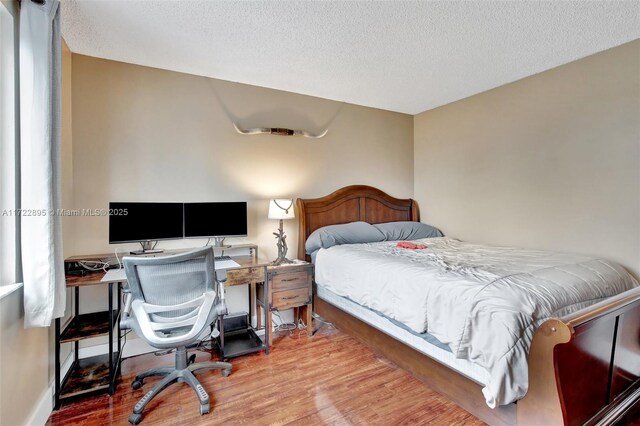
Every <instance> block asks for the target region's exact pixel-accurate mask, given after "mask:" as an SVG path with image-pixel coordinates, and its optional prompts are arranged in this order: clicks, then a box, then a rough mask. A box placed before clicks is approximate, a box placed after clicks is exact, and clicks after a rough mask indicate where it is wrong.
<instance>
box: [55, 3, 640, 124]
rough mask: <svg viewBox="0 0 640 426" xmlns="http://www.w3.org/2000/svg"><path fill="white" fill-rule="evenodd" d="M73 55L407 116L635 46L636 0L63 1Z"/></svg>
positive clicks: (639, 29)
mask: <svg viewBox="0 0 640 426" xmlns="http://www.w3.org/2000/svg"><path fill="white" fill-rule="evenodd" d="M62 33H63V36H64V38H65V40H66V41H67V43H68V45H69V47H70V48H71V50H72V51H73V52H75V53H80V54H84V55H90V56H96V57H100V58H107V59H113V60H117V61H123V62H129V63H133V64H140V65H146V66H151V67H156V68H163V69H168V70H174V71H180V72H186V73H191V74H197V75H204V76H209V77H214V78H219V79H223V80H230V81H237V82H242V83H248V84H253V85H257V86H263V87H270V88H275V89H281V90H287V91H291V92H296V93H302V94H307V95H312V96H318V97H322V98H328V99H334V100H339V101H346V102H349V103H353V104H359V105H366V106H370V107H375V108H382V109H386V110H392V111H399V112H404V113H409V114H416V113H419V112H422V111H425V110H428V109H431V108H435V107H437V106H440V105H444V104H447V103H449V102H452V101H455V100H458V99H462V98H465V97H467V96H470V95H473V94H476V93H479V92H482V91H485V90H487V89H491V88H493V87H497V86H500V85H503V84H506V83H509V82H511V81H515V80H518V79H520V78H523V77H526V76H529V75H532V74H536V73H538V72H541V71H544V70H547V69H549V68H553V67H556V66H558V65H561V64H564V63H567V62H570V61H573V60H575V59H579V58H582V57H584V56H587V55H590V54H593V53H596V52H599V51H602V50H605V49H608V48H611V47H614V46H617V45H620V44H622V43H625V42H628V41H631V40H634V39H636V38H639V37H640V2H638V1H626V2H615V1H593V2H591V1H556V2H547V1H544V2H537V1H534V2H517V1H511V2H497V1H478V2H415V1H411V2H404V1H393V2H366V1H362V2H354V1H343V2H319V1H317V2H315V1H314V2H310V1H293V2H285V1H272V2H263V1H261V2H249V1H231V2H218V1H125V0H119V1H104V0H102V1H86V0H85V1H80V0H62Z"/></svg>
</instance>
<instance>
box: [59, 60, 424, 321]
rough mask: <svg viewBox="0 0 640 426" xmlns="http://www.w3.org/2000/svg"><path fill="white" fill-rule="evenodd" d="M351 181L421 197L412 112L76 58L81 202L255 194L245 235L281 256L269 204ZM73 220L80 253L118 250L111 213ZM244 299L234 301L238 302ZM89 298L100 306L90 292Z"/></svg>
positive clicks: (289, 227)
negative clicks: (247, 131) (282, 133)
mask: <svg viewBox="0 0 640 426" xmlns="http://www.w3.org/2000/svg"><path fill="white" fill-rule="evenodd" d="M232 120H236V121H237V122H238V123H239V124H240V125H241V126H242V127H244V128H248V127H263V126H264V127H288V128H302V129H306V130H310V131H313V132H319V131H321V130H322V129H323V128H324V127H325V126H326V125H327V124H329V123H330V127H329V133H328V134H327V136H325V137H324V138H322V139H317V140H316V139H307V138H303V137H278V136H271V135H258V136H243V135H239V134H237V133H236V132H235V130H234V129H233V126H232ZM349 184H369V185H374V186H377V187H379V188H382V189H383V190H385V191H387V192H389V193H390V194H392V195H394V196H397V197H410V196H412V195H413V119H412V117H411V116H409V115H405V114H399V113H392V112H387V111H382V110H376V109H372V108H365V107H360V106H355V105H349V104H342V103H339V102H334V101H329V100H324V99H319V98H313V97H309V96H303V95H298V94H292V93H288V92H282V91H277V90H270V89H265V88H260V87H255V86H248V85H243V84H236V83H230V82H225V81H220V80H213V79H209V78H204V77H198V76H193V75H188V74H182V73H176V72H170V71H163V70H159V69H153V68H147V67H142V66H136V65H131V64H125V63H120V62H114V61H109V60H103V59H97V58H92V57H87V56H81V55H73V202H74V205H75V207H76V208H105V207H106V206H107V204H108V202H109V201H237V200H241V201H244V200H246V201H248V202H249V237H248V238H245V239H236V240H235V242H244V241H251V242H255V243H257V244H258V245H259V246H260V250H261V252H263V253H264V254H265V256H266V257H269V258H275V257H276V256H275V255H276V252H277V250H276V245H275V239H274V237H273V235H272V234H271V233H272V232H273V231H275V229H276V228H277V226H278V223H277V221H274V220H268V219H267V210H268V199H270V198H272V197H294V198H295V197H317V196H322V195H325V194H327V193H329V192H331V191H333V190H335V189H338V188H340V187H342V186H345V185H349ZM296 225H297V221H287V222H286V223H285V231H286V233H287V242H288V243H289V254H290V257H295V255H296V242H297V227H296ZM73 226H74V230H73V232H74V234H75V238H74V242H73V244H74V251H75V254H82V253H96V252H98V253H100V252H104V251H113V250H114V249H115V248H116V246H113V245H111V246H110V245H109V244H108V243H107V239H108V220H107V218H106V217H78V218H73ZM205 242H206V240H187V241H167V242H161V243H160V246H162V247H165V248H170V247H176V246H195V245H202V244H204V243H205ZM229 242H233V240H231V241H229ZM66 243H67V240H65V245H66ZM117 247H119V248H120V249H121V250H123V251H124V250H129V249H133V248H136V245H126V244H125V245H118V246H117ZM242 296H244V292H241V294H240V296H239V297H242ZM98 297H101V296H100V295H98V294H96V295H95V297H94V296H88V299H89V298H93V299H97V298H98ZM103 298H104V297H103ZM234 300H235V299H234V298H233V297H231V298H230V299H229V300H228V303H229V304H230V305H231V306H230V309H234V306H233V305H234V303H235V302H234ZM81 304H82V305H83V306H90V302H89V300H84V299H83V297H81ZM245 309H246V308H245Z"/></svg>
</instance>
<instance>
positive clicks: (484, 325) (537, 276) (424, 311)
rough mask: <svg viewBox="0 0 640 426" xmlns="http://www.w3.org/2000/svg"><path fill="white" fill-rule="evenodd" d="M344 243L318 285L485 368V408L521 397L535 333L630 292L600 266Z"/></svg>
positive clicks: (452, 243) (324, 255)
mask: <svg viewBox="0 0 640 426" xmlns="http://www.w3.org/2000/svg"><path fill="white" fill-rule="evenodd" d="M415 242H417V243H422V244H426V245H427V246H428V248H427V249H425V250H408V249H400V248H397V247H396V243H395V242H377V243H366V244H348V245H340V246H334V247H331V248H328V249H321V250H319V251H318V254H317V259H316V281H317V282H318V283H321V284H322V285H323V286H324V287H326V288H327V289H329V290H331V291H333V292H334V293H336V294H338V295H341V296H346V297H349V298H350V299H352V300H353V301H355V302H357V303H360V304H362V305H364V306H367V307H369V308H371V309H375V310H377V311H380V312H382V313H383V314H385V315H387V316H389V317H390V318H393V319H395V320H398V321H400V322H402V323H403V324H405V325H407V326H408V327H410V328H411V329H413V330H414V331H416V332H419V333H420V332H425V331H426V332H429V333H431V334H432V335H434V336H435V337H436V338H438V339H439V340H440V341H442V342H443V343H445V344H447V345H448V346H449V347H450V349H451V351H452V352H453V353H454V354H455V355H456V356H457V357H458V358H464V359H468V360H470V361H472V362H474V363H477V364H479V365H481V366H482V367H484V368H485V369H487V371H488V372H489V375H490V380H489V383H486V384H485V387H484V389H483V393H484V396H485V398H486V402H487V404H488V405H489V406H490V407H495V406H496V405H501V404H508V403H510V402H512V401H515V400H517V399H520V398H522V397H523V396H524V395H525V393H526V391H527V374H528V364H527V354H528V351H529V347H530V345H531V341H532V339H533V334H534V332H535V330H536V328H537V327H538V326H539V325H540V324H541V323H542V322H544V321H545V320H547V319H549V318H552V317H561V316H563V315H565V314H568V313H571V312H575V311H577V310H579V309H581V308H584V307H586V306H589V305H591V304H593V303H596V302H598V301H600V300H602V299H604V298H607V297H610V296H613V295H616V294H618V293H622V292H624V291H626V290H629V289H631V288H633V287H636V286H638V285H639V284H638V282H637V281H636V280H635V279H634V278H633V277H632V276H631V275H630V274H629V273H628V272H627V271H626V270H625V269H624V268H623V267H621V266H620V265H618V264H616V263H614V262H610V261H607V260H603V259H594V258H589V257H585V256H579V255H572V254H562V253H553V252H547V251H539V250H525V249H516V248H509V247H491V246H485V245H479V244H472V243H465V242H461V241H458V240H455V239H452V238H447V237H443V238H429V239H422V240H416V241H415Z"/></svg>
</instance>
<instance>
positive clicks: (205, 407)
mask: <svg viewBox="0 0 640 426" xmlns="http://www.w3.org/2000/svg"><path fill="white" fill-rule="evenodd" d="M205 414H209V404H208V403H207V404H203V405H201V406H200V415H201V416H203V415H205Z"/></svg>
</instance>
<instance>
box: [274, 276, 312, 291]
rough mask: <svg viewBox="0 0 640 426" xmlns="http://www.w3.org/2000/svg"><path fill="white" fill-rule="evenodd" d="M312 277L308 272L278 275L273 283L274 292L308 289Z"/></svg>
mask: <svg viewBox="0 0 640 426" xmlns="http://www.w3.org/2000/svg"><path fill="white" fill-rule="evenodd" d="M310 283H311V277H310V276H309V273H308V272H307V271H299V272H291V273H286V274H278V275H276V276H274V277H273V279H272V281H271V289H272V290H273V291H282V290H292V289H294V288H302V287H308V286H309V284H310Z"/></svg>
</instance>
